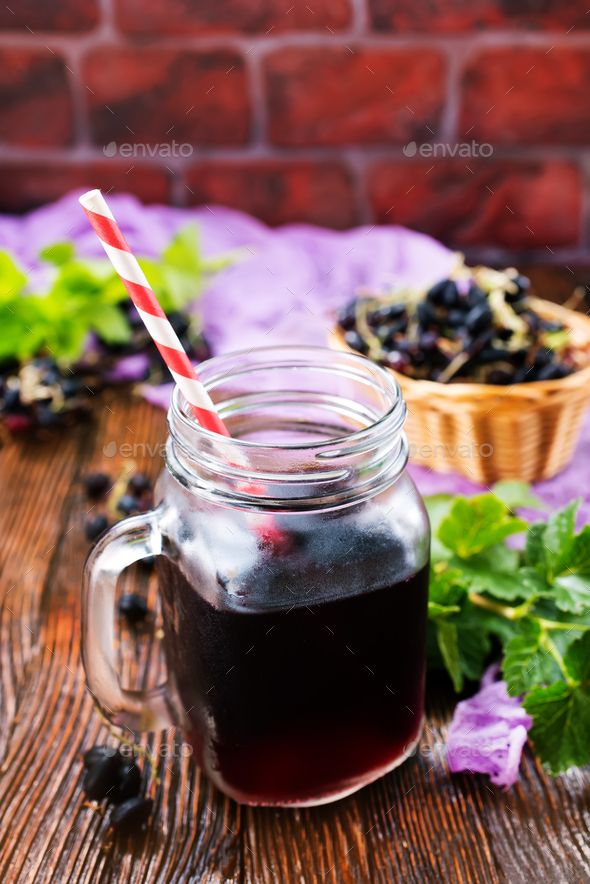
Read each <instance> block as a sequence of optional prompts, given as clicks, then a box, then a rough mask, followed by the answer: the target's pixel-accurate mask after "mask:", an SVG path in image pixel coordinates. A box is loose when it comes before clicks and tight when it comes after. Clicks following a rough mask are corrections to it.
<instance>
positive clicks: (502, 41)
mask: <svg viewBox="0 0 590 884" xmlns="http://www.w3.org/2000/svg"><path fill="white" fill-rule="evenodd" d="M41 41H42V42H43V43H46V44H48V45H51V47H52V48H54V49H57V50H58V51H59V50H60V44H61V46H63V47H64V48H66V47H69V46H72V45H76V46H79V47H80V48H81V50H82V51H86V50H88V49H106V48H109V49H111V48H112V49H123V48H124V49H137V50H139V51H141V50H143V49H153V50H156V51H157V50H160V49H161V50H181V51H193V52H199V51H207V50H218V49H236V50H242V51H248V50H249V49H251V48H253V47H254V48H257V49H260V50H262V51H263V52H264V54H268V53H271V52H274V51H276V50H283V49H287V48H291V47H293V48H298V47H308V48H316V49H325V48H326V45H327V43H329V44H330V45H331V46H336V47H339V48H344V49H345V48H346V47H347V46H350V45H351V44H352V45H354V46H356V47H358V48H359V49H392V50H400V49H414V50H417V49H420V50H424V49H438V50H440V51H444V50H445V49H448V50H449V51H451V52H455V51H458V50H459V49H461V48H468V49H469V52H470V54H471V52H472V51H477V50H478V49H511V48H514V49H521V48H522V47H527V48H538V49H547V48H550V47H554V48H555V49H562V48H568V49H571V48H578V49H590V31H583V32H582V31H577V32H576V31H572V33H570V34H567V33H566V31H565V30H564V31H562V32H560V31H542V32H534V33H533V32H530V31H529V32H526V31H515V30H508V31H494V32H493V33H485V32H482V33H480V34H475V35H474V34H473V33H465V34H432V33H427V32H422V33H414V34H396V33H394V32H391V33H383V34H377V33H373V32H369V33H362V34H361V33H356V32H354V31H350V30H348V31H347V30H342V31H334V33H330V34H327V33H322V32H321V31H304V32H296V31H281V32H278V33H277V34H276V35H273V34H265V33H260V34H251V35H250V34H231V33H219V34H193V35H190V36H179V35H166V34H161V35H160V34H156V33H154V34H151V35H145V36H144V35H135V36H133V35H127V34H125V33H124V32H123V31H119V30H116V29H115V28H114V26H111V25H110V24H109V23H106V22H101V23H100V24H99V25H98V26H97V27H96V28H94V29H93V30H91V31H84V32H78V33H64V32H59V31H57V32H56V31H43V30H36V31H35V33H34V34H29V33H27V32H25V31H20V30H17V29H14V30H5V31H2V32H0V47H1V46H10V47H11V48H12V49H18V48H20V47H22V48H31V47H33V46H38V45H39V44H40V43H41Z"/></svg>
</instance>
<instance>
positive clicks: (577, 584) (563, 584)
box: [551, 574, 590, 614]
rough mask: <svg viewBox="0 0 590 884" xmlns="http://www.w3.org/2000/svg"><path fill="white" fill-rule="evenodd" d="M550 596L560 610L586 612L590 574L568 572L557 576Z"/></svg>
mask: <svg viewBox="0 0 590 884" xmlns="http://www.w3.org/2000/svg"><path fill="white" fill-rule="evenodd" d="M551 596H552V597H553V598H554V599H555V604H556V605H557V607H558V608H559V609H560V611H569V612H570V613H571V614H584V613H587V612H588V611H590V576H586V575H581V574H569V575H566V576H565V577H558V578H557V580H556V581H555V586H554V590H553V592H552V593H551Z"/></svg>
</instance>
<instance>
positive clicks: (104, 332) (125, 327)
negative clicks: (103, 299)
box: [90, 304, 131, 344]
mask: <svg viewBox="0 0 590 884" xmlns="http://www.w3.org/2000/svg"><path fill="white" fill-rule="evenodd" d="M90 321H91V325H92V327H93V328H94V330H95V331H96V333H97V334H98V336H99V337H100V338H102V340H103V341H105V342H106V343H107V344H126V343H127V342H128V341H129V339H130V337H131V326H130V325H129V322H128V321H127V317H126V316H125V314H124V313H122V311H121V310H119V308H118V307H116V306H115V305H114V304H97V305H96V307H95V308H94V310H92V316H91V320H90Z"/></svg>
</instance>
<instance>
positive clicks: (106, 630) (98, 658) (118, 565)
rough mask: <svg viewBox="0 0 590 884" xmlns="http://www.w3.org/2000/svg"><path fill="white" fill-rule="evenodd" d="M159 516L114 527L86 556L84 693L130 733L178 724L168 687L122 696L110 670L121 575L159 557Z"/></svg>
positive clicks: (133, 519) (179, 719) (177, 710)
mask: <svg viewBox="0 0 590 884" xmlns="http://www.w3.org/2000/svg"><path fill="white" fill-rule="evenodd" d="M158 516H159V513H158V510H154V511H152V512H148V513H141V514H140V515H138V516H132V517H131V518H129V519H124V520H123V521H122V522H118V523H117V524H116V525H115V526H114V527H113V528H111V529H110V531H107V533H106V534H104V535H103V536H102V537H101V538H100V540H98V542H97V543H96V545H95V546H94V548H93V549H92V551H91V552H90V554H89V556H88V558H87V560H86V565H85V566H84V577H83V582H82V661H83V664H84V670H85V672H86V683H87V685H88V689H89V691H90V693H91V694H92V696H93V697H94V699H95V700H96V702H97V704H98V706H99V707H100V709H101V710H102V711H103V712H104V714H105V715H106V716H107V718H108V719H109V721H111V722H112V723H113V724H115V725H117V726H118V727H124V728H128V729H129V730H131V731H133V732H134V733H140V732H141V731H153V730H159V729H161V728H166V727H171V726H173V725H178V724H181V723H182V715H181V714H180V704H179V703H178V701H177V699H176V693H175V691H174V690H173V688H172V686H171V685H170V683H169V682H165V683H163V684H161V685H158V686H157V687H155V688H150V689H149V690H146V691H132V690H127V689H126V688H124V687H123V686H122V685H121V681H120V678H119V675H118V673H117V671H116V668H115V634H114V606H115V592H116V588H117V579H118V577H119V575H120V574H121V572H122V571H123V570H124V569H125V568H127V567H128V566H129V565H132V564H133V563H134V562H138V561H139V560H140V559H144V558H147V557H148V556H158V555H164V554H165V553H164V550H163V548H162V534H161V532H160V529H159V527H158Z"/></svg>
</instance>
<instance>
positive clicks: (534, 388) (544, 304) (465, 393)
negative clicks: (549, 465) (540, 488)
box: [330, 298, 590, 399]
mask: <svg viewBox="0 0 590 884" xmlns="http://www.w3.org/2000/svg"><path fill="white" fill-rule="evenodd" d="M529 303H530V304H531V306H533V307H535V309H536V310H537V312H538V313H540V314H541V315H542V316H543V317H544V318H546V319H549V318H556V319H560V320H561V322H562V323H563V324H564V325H566V326H568V328H570V329H572V331H573V330H575V331H576V332H578V333H579V334H581V336H582V337H586V342H585V345H584V344H582V343H581V342H578V345H577V346H578V349H579V350H584V349H586V350H587V351H588V365H586V366H584V367H583V368H580V369H578V370H577V371H574V372H572V374H569V375H567V376H566V377H565V378H557V379H555V380H552V381H528V383H522V382H521V383H518V384H486V383H475V382H473V381H471V382H458V383H453V384H441V383H439V382H438V381H429V380H423V379H418V378H410V377H408V375H405V374H401V373H400V372H398V371H396V370H395V369H393V368H387V371H390V372H391V373H392V374H393V375H394V376H395V378H396V379H397V381H398V383H399V384H400V386H402V388H405V389H406V390H408V391H411V390H416V391H417V390H418V389H419V390H420V391H421V393H423V394H427V393H429V392H430V393H432V395H433V396H438V397H440V396H446V397H450V398H453V397H456V398H467V397H470V396H482V397H486V398H487V397H489V396H506V395H510V397H511V398H512V399H514V397H515V396H518V393H519V392H522V395H523V396H525V397H526V398H527V399H530V397H531V394H532V393H533V392H534V393H535V394H537V395H539V396H542V395H543V393H555V392H558V391H565V390H567V389H569V390H571V389H578V388H580V387H584V386H586V384H587V383H590V316H588V315H586V314H585V313H578V312H577V311H576V310H570V309H569V308H568V307H563V306H562V305H560V304H554V303H553V302H552V301H546V300H544V299H542V298H529ZM330 337H331V338H332V339H333V340H334V341H335V342H336V345H337V346H338V348H339V349H344V350H349V351H350V352H352V353H356V352H357V351H356V350H354V349H353V348H352V347H349V346H348V344H347V343H346V341H345V340H344V332H343V331H342V330H341V329H340V328H339V327H338V326H335V327H334V328H333V329H332V332H331V333H330ZM508 391H510V392H509V393H508ZM589 394H590V391H589Z"/></svg>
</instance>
